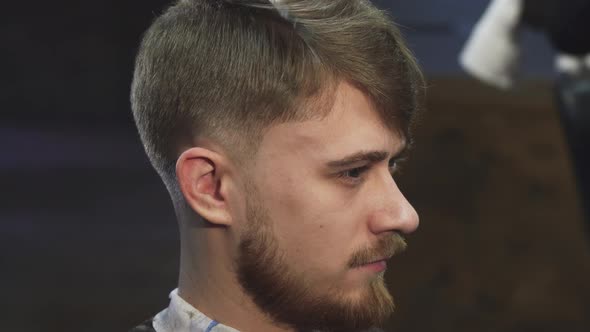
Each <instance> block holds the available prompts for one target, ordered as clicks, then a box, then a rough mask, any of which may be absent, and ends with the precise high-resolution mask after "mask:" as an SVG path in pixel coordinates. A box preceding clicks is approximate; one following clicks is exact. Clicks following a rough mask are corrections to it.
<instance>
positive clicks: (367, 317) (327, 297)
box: [236, 190, 406, 332]
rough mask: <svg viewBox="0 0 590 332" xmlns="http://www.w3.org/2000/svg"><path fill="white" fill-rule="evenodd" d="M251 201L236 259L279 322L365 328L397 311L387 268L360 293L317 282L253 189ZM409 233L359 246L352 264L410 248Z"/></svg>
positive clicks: (253, 292)
mask: <svg viewBox="0 0 590 332" xmlns="http://www.w3.org/2000/svg"><path fill="white" fill-rule="evenodd" d="M250 191H251V194H250V195H249V196H248V197H249V198H248V202H247V206H246V208H247V217H248V223H249V227H248V229H247V230H246V231H245V232H244V234H243V236H242V239H241V241H240V246H239V249H240V251H239V254H238V258H237V261H236V274H237V278H238V281H239V283H240V285H241V286H242V288H243V289H244V290H245V292H246V293H247V294H248V295H249V296H250V298H251V299H252V300H253V302H254V303H255V304H256V305H257V306H258V308H259V309H260V310H261V311H262V312H264V313H266V314H267V315H268V317H269V318H270V319H271V320H272V321H273V322H274V323H275V324H277V325H281V326H284V327H289V328H293V329H295V330H297V331H314V330H317V331H338V332H344V331H359V330H363V329H367V328H370V327H373V326H378V325H381V324H383V323H384V322H385V320H386V319H387V318H388V317H389V316H391V314H392V313H393V311H394V303H393V298H392V296H391V295H390V293H389V291H388V289H387V287H386V285H385V282H384V280H383V274H382V273H381V274H380V275H379V276H378V277H376V278H374V279H371V280H370V281H369V282H368V284H367V286H366V287H363V288H362V289H361V290H360V291H359V292H360V293H359V292H357V291H356V290H355V291H353V292H352V293H354V294H355V295H354V296H350V295H349V296H347V293H346V289H342V288H338V285H337V284H336V283H332V284H333V286H331V287H324V288H323V289H320V288H321V287H317V286H315V285H313V283H311V282H309V281H308V278H306V276H305V275H303V274H301V273H298V272H297V271H296V270H295V269H293V268H292V267H291V265H290V264H289V263H288V261H287V259H286V257H285V254H284V251H282V250H281V248H280V246H279V243H278V241H277V239H276V237H275V236H274V233H273V229H272V227H273V226H272V222H271V220H270V218H269V216H268V213H267V210H266V209H265V208H264V205H263V204H262V202H260V200H259V199H258V197H259V196H258V195H257V194H256V191H255V190H250ZM405 247H406V245H405V242H404V240H403V238H402V237H401V236H400V235H399V234H397V233H394V234H393V236H391V235H390V236H388V237H383V238H380V240H379V241H378V243H377V245H376V246H375V247H373V248H363V249H360V250H357V251H356V252H355V253H354V254H353V255H352V257H351V259H350V261H349V263H348V267H349V268H355V267H358V266H361V265H363V264H367V263H369V262H372V261H374V260H376V259H379V258H383V257H390V256H392V255H393V254H395V253H397V252H399V251H402V250H404V249H405Z"/></svg>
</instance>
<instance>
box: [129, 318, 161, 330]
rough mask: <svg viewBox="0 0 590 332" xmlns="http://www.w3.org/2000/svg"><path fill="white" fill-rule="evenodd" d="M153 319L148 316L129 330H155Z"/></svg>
mask: <svg viewBox="0 0 590 332" xmlns="http://www.w3.org/2000/svg"><path fill="white" fill-rule="evenodd" d="M153 322H154V319H153V318H150V319H148V320H146V321H145V322H143V323H141V324H140V325H138V326H136V327H134V328H132V329H131V330H129V332H156V330H155V329H154V325H153Z"/></svg>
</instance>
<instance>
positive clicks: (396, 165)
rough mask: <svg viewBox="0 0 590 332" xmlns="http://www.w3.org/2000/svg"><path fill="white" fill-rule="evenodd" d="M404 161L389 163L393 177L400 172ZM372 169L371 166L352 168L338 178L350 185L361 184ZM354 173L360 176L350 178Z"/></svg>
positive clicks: (396, 160)
mask: <svg viewBox="0 0 590 332" xmlns="http://www.w3.org/2000/svg"><path fill="white" fill-rule="evenodd" d="M402 161H404V159H402V158H400V159H392V160H391V161H390V162H389V172H390V173H391V176H393V174H394V173H398V172H399V169H400V164H401V162H402ZM370 168H371V166H370V165H365V166H360V167H355V168H351V169H348V170H346V171H343V172H340V173H339V174H338V177H339V178H341V179H342V180H343V181H346V182H348V183H350V184H359V183H361V182H362V181H363V180H364V178H363V175H364V174H365V173H366V172H367V171H368V170H369V169H370ZM352 172H355V173H358V176H350V173H352Z"/></svg>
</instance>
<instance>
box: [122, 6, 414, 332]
mask: <svg viewBox="0 0 590 332" xmlns="http://www.w3.org/2000/svg"><path fill="white" fill-rule="evenodd" d="M422 89H423V80H422V76H421V73H420V71H419V69H418V67H417V65H416V62H415V61H414V59H413V57H412V56H411V54H410V52H409V51H408V50H407V48H406V47H405V45H404V43H403V41H402V39H401V37H400V35H399V32H398V31H397V29H396V28H395V27H394V26H393V23H392V22H391V20H390V19H389V18H388V17H387V16H386V15H385V14H384V13H383V12H382V11H379V10H378V9H376V8H375V7H373V6H372V5H371V4H370V3H369V2H367V1H363V0H300V1H295V0H293V1H280V2H278V1H274V2H268V1H266V0H242V1H240V0H181V1H179V2H177V3H176V4H175V5H174V6H172V7H171V8H169V9H168V10H167V11H166V12H165V13H164V14H163V15H162V16H160V17H159V18H157V19H156V20H155V22H154V23H153V25H152V26H151V27H150V29H149V30H148V31H147V33H146V34H145V36H144V39H143V42H142V45H141V47H140V50H139V54H138V57H137V62H136V69H135V76H134V81H133V87H132V95H131V100H132V108H133V114H134V117H135V120H136V123H137V127H138V129H139V133H140V136H141V139H142V141H143V143H144V146H145V149H146V152H147V154H148V156H149V158H150V160H151V162H152V164H153V166H154V168H155V169H156V170H157V171H158V173H159V174H160V176H161V177H162V179H163V181H164V183H165V184H166V187H167V188H168V190H169V192H170V195H171V197H172V200H173V203H174V208H175V211H176V215H177V219H178V223H179V227H180V238H181V258H180V275H179V283H178V289H177V290H174V291H173V292H172V293H171V295H170V297H171V301H170V305H169V307H168V308H167V309H166V310H164V311H162V312H160V313H159V314H158V315H156V316H155V317H154V318H153V319H152V320H150V321H148V322H146V323H145V324H144V325H142V326H140V327H137V328H136V329H135V331H158V332H172V331H174V332H185V331H199V332H200V331H207V332H209V331H214V332H221V331H248V332H251V331H269V332H271V331H296V330H297V331H311V330H318V331H349V330H350V331H359V330H363V329H367V328H370V327H373V326H376V325H379V324H380V323H382V322H383V321H384V320H385V319H386V318H387V317H389V316H390V314H391V313H392V311H393V300H392V297H391V296H390V294H389V292H388V291H387V288H386V286H385V284H384V281H383V273H384V271H385V269H386V260H387V259H389V258H390V257H391V256H393V255H394V254H396V253H398V252H400V251H402V250H403V249H404V248H405V242H404V240H403V237H402V235H403V234H408V233H411V232H413V231H414V230H415V229H416V227H417V226H418V217H417V214H416V212H415V211H414V209H413V208H412V206H411V205H410V204H409V203H408V202H407V201H406V199H405V198H404V196H403V195H402V193H401V192H400V191H399V189H398V187H397V186H396V184H395V181H394V180H393V178H392V173H393V172H394V171H395V169H396V168H397V162H398V161H399V159H400V158H401V157H402V155H403V152H404V151H405V150H406V149H407V147H408V145H409V143H410V136H409V134H410V127H411V124H412V122H413V119H414V113H415V109H416V108H417V106H418V100H419V98H420V97H421V94H422Z"/></svg>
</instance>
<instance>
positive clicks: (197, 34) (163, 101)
mask: <svg viewBox="0 0 590 332" xmlns="http://www.w3.org/2000/svg"><path fill="white" fill-rule="evenodd" d="M343 80H345V81H347V82H349V83H351V84H353V85H354V86H356V87H357V88H359V89H361V90H362V91H363V92H364V93H366V94H367V95H368V96H369V97H370V99H371V101H372V102H373V104H374V105H375V107H376V109H377V110H378V111H379V113H380V115H381V118H382V119H383V120H384V122H385V123H386V124H387V125H388V127H390V128H391V129H392V130H397V131H399V132H401V133H402V134H403V135H405V137H406V139H410V128H411V125H412V123H413V120H414V118H415V114H416V111H417V110H418V109H420V106H421V102H420V101H421V99H422V98H421V97H422V95H423V91H424V79H423V77H422V74H421V72H420V69H419V67H418V65H417V63H416V61H415V59H414V57H413V56H412V54H411V53H410V51H409V50H408V49H407V47H406V46H405V44H404V41H403V39H402V37H401V34H400V32H399V30H398V29H397V28H396V26H395V25H394V23H393V21H392V20H391V19H390V18H389V16H388V15H387V13H386V12H384V11H382V10H379V9H377V8H376V7H374V6H373V5H372V4H371V3H370V2H369V1H365V0H282V1H279V0H273V1H272V2H269V1H268V0H180V1H177V2H176V3H175V4H174V5H172V6H171V7H170V8H168V9H167V10H166V11H165V12H164V13H163V14H162V15H161V16H159V17H158V18H156V19H155V21H154V22H153V24H152V25H151V27H150V28H149V29H148V30H147V32H146V33H145V35H144V37H143V40H142V42H141V45H140V48H139V52H138V55H137V59H136V66H135V73H134V78H133V84H132V91H131V105H132V110H133V116H134V118H135V121H136V124H137V128H138V131H139V134H140V137H141V140H142V142H143V144H144V147H145V150H146V152H147V155H148V157H149V159H150V161H151V162H152V165H153V166H154V168H155V169H156V171H157V172H158V173H159V174H160V176H161V177H162V178H163V180H164V182H165V183H166V185H167V187H168V189H169V190H171V189H172V187H174V186H177V184H176V175H175V164H176V160H177V158H178V157H179V155H180V154H181V153H182V149H183V148H186V147H190V146H192V142H194V140H195V138H198V137H206V138H209V139H212V140H214V141H215V142H216V143H219V144H221V146H223V147H224V148H225V149H227V151H229V152H230V155H231V157H232V158H235V159H238V160H240V159H244V158H245V156H249V155H250V156H251V155H252V154H253V153H255V152H256V149H257V147H258V146H259V143H260V140H261V137H262V135H263V133H264V130H265V129H266V128H268V127H269V126H271V125H272V124H275V123H284V122H289V121H302V120H306V119H312V118H321V117H322V116H325V115H327V112H328V111H329V109H330V108H331V107H326V105H328V104H329V102H328V103H322V102H321V101H322V100H323V101H327V100H330V95H332V94H331V92H333V91H334V87H335V86H336V84H337V83H338V82H340V81H343ZM242 161H244V160H242Z"/></svg>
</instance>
